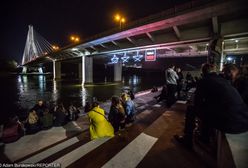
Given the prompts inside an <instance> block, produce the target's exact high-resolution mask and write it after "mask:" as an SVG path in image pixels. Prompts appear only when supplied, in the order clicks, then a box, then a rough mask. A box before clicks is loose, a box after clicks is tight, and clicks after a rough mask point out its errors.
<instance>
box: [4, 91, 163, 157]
mask: <svg viewBox="0 0 248 168" xmlns="http://www.w3.org/2000/svg"><path fill="white" fill-rule="evenodd" d="M157 94H159V92H156V93H151V92H150V90H145V91H142V92H138V93H136V94H135V97H136V98H135V100H134V102H135V105H136V109H137V114H138V113H140V112H142V111H143V110H144V109H146V108H147V107H148V106H150V105H151V104H154V103H156V101H155V99H154V98H153V97H154V96H155V95H157ZM110 105H111V102H110V100H108V101H106V102H104V103H101V105H100V106H101V107H102V108H103V109H104V110H105V111H106V112H108V111H109V109H110ZM88 128H89V121H88V117H87V115H86V114H85V113H84V112H83V111H81V113H80V117H79V119H78V120H77V121H73V122H69V123H68V124H66V125H65V126H63V127H53V128H51V129H49V130H42V131H40V132H38V133H36V134H34V135H25V136H23V137H22V138H21V139H19V140H18V141H16V142H13V143H9V144H2V147H1V148H3V149H2V150H1V152H3V155H1V156H2V157H3V158H5V160H6V161H8V162H16V161H18V160H22V158H26V157H28V156H31V155H33V154H35V153H37V152H38V151H42V150H44V149H46V148H51V147H52V146H55V145H56V144H60V143H63V141H66V140H67V139H70V138H72V137H74V136H76V135H78V134H81V133H83V132H84V131H86V132H87V130H88ZM82 138H83V137H82ZM84 138H86V139H87V140H88V138H89V136H85V137H84ZM76 141H77V140H76ZM65 147H66V145H65ZM13 151H15V152H13Z"/></svg>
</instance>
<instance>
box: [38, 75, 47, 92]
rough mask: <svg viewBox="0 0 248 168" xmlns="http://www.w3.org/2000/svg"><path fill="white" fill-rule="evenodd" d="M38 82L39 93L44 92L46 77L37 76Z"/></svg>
mask: <svg viewBox="0 0 248 168" xmlns="http://www.w3.org/2000/svg"><path fill="white" fill-rule="evenodd" d="M38 80H39V81H38V82H39V90H40V92H44V91H45V90H46V76H44V75H39V76H38Z"/></svg>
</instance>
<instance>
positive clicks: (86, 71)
mask: <svg viewBox="0 0 248 168" xmlns="http://www.w3.org/2000/svg"><path fill="white" fill-rule="evenodd" d="M79 66H80V64H79ZM79 71H81V72H79V75H81V78H82V84H83V85H84V84H85V83H92V82H93V57H85V56H83V57H82V64H81V67H79Z"/></svg>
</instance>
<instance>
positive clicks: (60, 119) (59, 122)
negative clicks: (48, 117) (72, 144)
mask: <svg viewBox="0 0 248 168" xmlns="http://www.w3.org/2000/svg"><path fill="white" fill-rule="evenodd" d="M66 114H67V113H66V109H65V108H64V105H63V103H60V104H59V105H58V106H56V107H55V109H54V118H55V120H54V126H63V125H65V124H66V118H67V115H66Z"/></svg>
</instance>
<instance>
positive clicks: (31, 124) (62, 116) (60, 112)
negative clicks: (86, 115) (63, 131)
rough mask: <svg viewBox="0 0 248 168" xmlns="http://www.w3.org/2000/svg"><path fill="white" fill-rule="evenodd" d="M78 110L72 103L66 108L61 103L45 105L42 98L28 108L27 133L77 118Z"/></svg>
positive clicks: (61, 124)
mask: <svg viewBox="0 0 248 168" xmlns="http://www.w3.org/2000/svg"><path fill="white" fill-rule="evenodd" d="M78 114H79V110H78V108H77V107H75V105H74V104H73V103H71V104H70V106H69V107H68V109H66V108H65V107H64V105H63V103H59V104H58V105H55V106H54V107H50V108H49V107H47V106H46V105H45V103H44V102H43V101H42V100H39V101H38V103H37V104H36V105H35V106H34V107H33V108H32V109H31V110H30V112H29V114H28V118H27V120H26V129H27V131H26V132H27V133H28V134H30V133H31V134H32V133H36V132H38V131H39V130H41V129H49V128H51V127H53V126H57V127H58V126H63V125H65V124H66V123H67V122H69V121H74V120H77V118H78Z"/></svg>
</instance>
